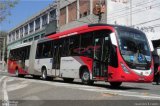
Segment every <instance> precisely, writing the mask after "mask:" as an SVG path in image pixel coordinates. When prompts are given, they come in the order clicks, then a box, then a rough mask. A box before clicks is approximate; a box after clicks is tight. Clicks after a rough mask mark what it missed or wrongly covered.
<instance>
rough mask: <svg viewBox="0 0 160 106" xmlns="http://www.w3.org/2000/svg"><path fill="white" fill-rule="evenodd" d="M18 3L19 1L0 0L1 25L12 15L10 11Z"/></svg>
mask: <svg viewBox="0 0 160 106" xmlns="http://www.w3.org/2000/svg"><path fill="white" fill-rule="evenodd" d="M17 3H18V0H0V23H1V22H2V21H3V20H5V19H6V17H7V16H9V15H11V13H10V9H11V8H13V7H14V6H15V5H16V4H17Z"/></svg>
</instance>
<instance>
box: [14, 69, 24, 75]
mask: <svg viewBox="0 0 160 106" xmlns="http://www.w3.org/2000/svg"><path fill="white" fill-rule="evenodd" d="M15 75H16V77H24V75H23V74H19V71H18V69H16V71H15Z"/></svg>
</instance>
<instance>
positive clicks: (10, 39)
mask: <svg viewBox="0 0 160 106" xmlns="http://www.w3.org/2000/svg"><path fill="white" fill-rule="evenodd" d="M11 37H12V36H11V34H9V42H11V41H12V38H11Z"/></svg>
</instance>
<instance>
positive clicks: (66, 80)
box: [63, 78, 74, 82]
mask: <svg viewBox="0 0 160 106" xmlns="http://www.w3.org/2000/svg"><path fill="white" fill-rule="evenodd" d="M63 80H64V82H73V80H74V78H63Z"/></svg>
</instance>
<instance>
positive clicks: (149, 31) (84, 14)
mask: <svg viewBox="0 0 160 106" xmlns="http://www.w3.org/2000/svg"><path fill="white" fill-rule="evenodd" d="M100 4H101V5H105V13H104V14H102V18H101V21H100V22H101V23H107V24H118V25H124V26H130V27H134V28H137V29H139V30H142V31H143V32H145V33H146V35H147V37H148V38H149V39H151V40H157V41H159V42H160V40H159V39H160V24H159V23H160V12H159V9H160V3H159V1H158V0H56V2H55V3H53V4H52V5H50V6H49V7H47V8H46V9H44V10H42V11H41V12H40V13H38V14H37V15H35V16H33V17H31V18H29V19H28V20H27V21H26V22H24V23H22V24H20V25H19V26H17V27H15V28H13V29H12V30H11V31H10V32H9V35H8V37H7V38H8V40H7V44H8V49H10V48H12V47H13V46H15V45H18V44H20V43H24V42H30V41H32V40H37V39H39V38H42V37H44V36H46V35H48V34H50V33H55V32H56V31H64V30H68V29H71V28H75V27H78V26H82V25H85V24H93V23H98V22H99V17H98V16H97V15H95V14H94V12H95V8H96V6H97V5H100ZM50 23H51V24H50ZM158 45H159V46H160V44H158Z"/></svg>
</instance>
